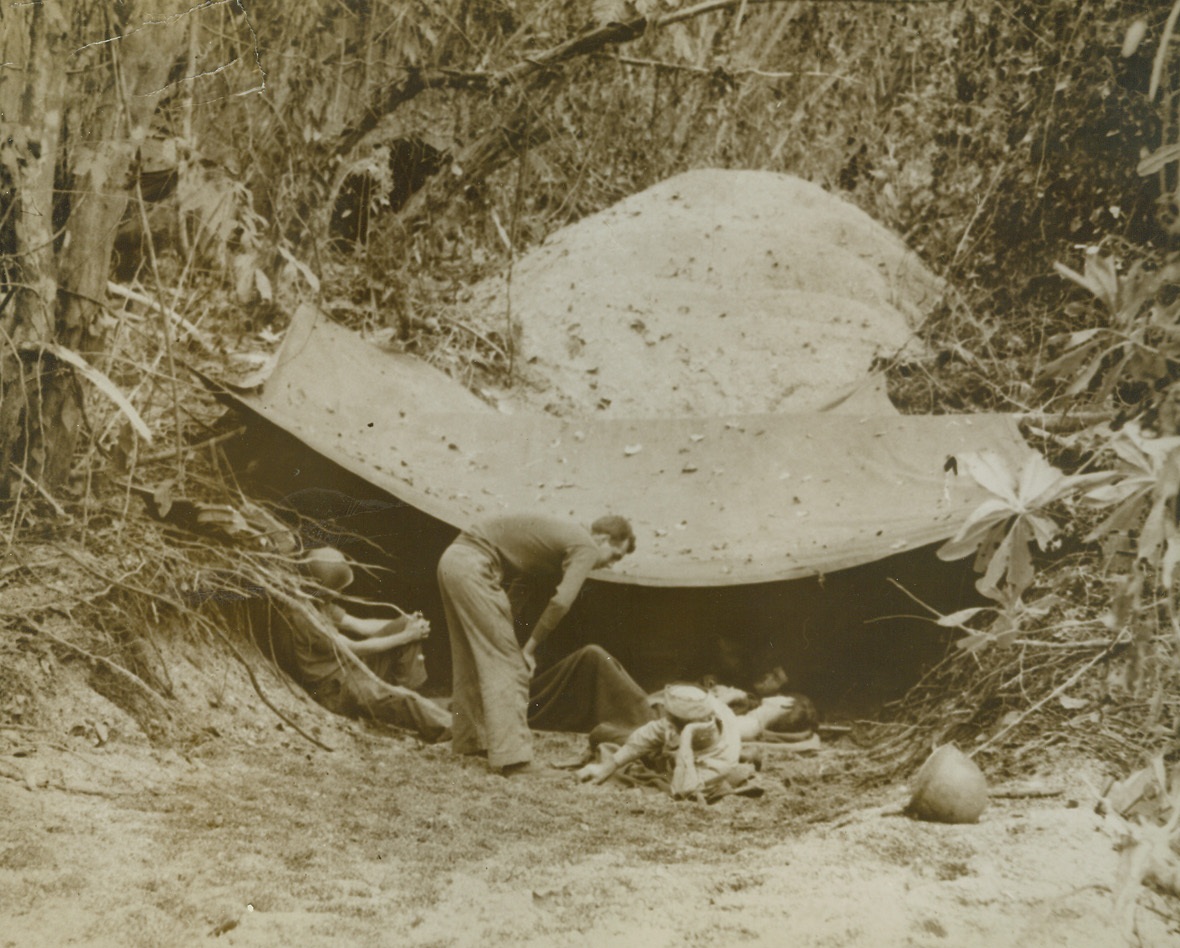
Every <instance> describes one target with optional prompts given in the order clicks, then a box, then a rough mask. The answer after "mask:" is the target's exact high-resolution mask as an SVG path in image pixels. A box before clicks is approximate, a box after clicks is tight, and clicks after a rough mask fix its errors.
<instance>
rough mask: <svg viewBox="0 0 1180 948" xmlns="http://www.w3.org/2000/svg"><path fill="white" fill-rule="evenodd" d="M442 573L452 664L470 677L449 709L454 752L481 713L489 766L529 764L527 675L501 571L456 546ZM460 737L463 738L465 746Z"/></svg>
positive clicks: (444, 560)
mask: <svg viewBox="0 0 1180 948" xmlns="http://www.w3.org/2000/svg"><path fill="white" fill-rule="evenodd" d="M438 572H439V587H440V588H441V589H442V590H443V602H444V606H445V608H446V612H447V628H448V629H449V630H450V635H451V643H452V660H453V661H454V660H455V659H456V656H459V658H458V664H457V666H456V674H457V676H458V675H459V674H460V673H463V674H465V675H467V678H466V680H464V681H456V683H455V689H456V690H455V692H454V695H453V699H452V703H451V706H452V710H453V711H454V712H455V734H456V747H455V749H456V750H458V751H462V748H463V747H464V746H465V743H466V734H467V733H468V728H469V727H473V726H474V725H475V724H476V723H477V722H478V720H479V718H478V717H477V715H478V711H479V710H482V723H483V726H484V738H485V740H486V741H487V751H488V763H489V764H490V765H491V766H492V767H495V768H503V767H508V766H511V765H513V764H522V763H528V762H529V761H531V760H532V758H533V741H532V734H531V733H530V732H529V727H528V719H527V712H528V693H529V672H528V666H527V665H526V664H525V661H524V656H523V655H522V654H521V650H520V645H519V643H517V641H516V631H515V628H514V626H513V622H512V608H511V606H510V605H509V602H508V596H507V594H506V593H505V592H504V590H503V589H502V588H501V586H500V576H499V574H498V571H497V570H496V568H495V566H494V565H493V564H492V563H490V562H489V561H488V559H487V557H486V556H484V555H483V554H482V553H480V552H479V551H478V550H475V549H470V548H466V547H463V546H462V545H457V546H452V547H451V548H450V549H448V550H447V552H446V553H445V554H443V558H442V559H441V560H440V561H439V567H438ZM468 662H469V663H470V665H468V664H467V663H468ZM472 678H474V680H475V683H476V684H477V686H478V699H477V702H475V701H472V694H471V687H470V686H471V679H472ZM460 735H464V738H465V742H464V744H462V745H461V744H459V742H458V738H459V736H460Z"/></svg>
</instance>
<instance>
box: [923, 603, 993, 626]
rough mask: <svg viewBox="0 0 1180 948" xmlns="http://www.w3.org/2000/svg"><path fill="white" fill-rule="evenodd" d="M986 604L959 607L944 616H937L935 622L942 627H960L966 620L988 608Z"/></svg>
mask: <svg viewBox="0 0 1180 948" xmlns="http://www.w3.org/2000/svg"><path fill="white" fill-rule="evenodd" d="M988 608H990V607H988V606H972V607H971V608H970V609H960V610H959V611H958V612H952V613H949V614H948V615H945V616H939V617H938V619H937V622H936V624H937V625H940V626H942V627H943V628H944V629H960V628H962V627H963V625H964V624H965V623H966V622H969V621H970V620H971V619H974V618H975V617H976V616H977V615H979V613H981V612H985V611H987V610H988Z"/></svg>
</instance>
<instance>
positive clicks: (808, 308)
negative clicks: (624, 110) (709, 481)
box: [466, 170, 940, 417]
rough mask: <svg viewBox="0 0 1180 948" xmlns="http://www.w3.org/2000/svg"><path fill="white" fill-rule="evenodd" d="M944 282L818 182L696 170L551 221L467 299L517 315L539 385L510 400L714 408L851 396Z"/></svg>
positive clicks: (625, 408) (644, 413) (521, 354)
mask: <svg viewBox="0 0 1180 948" xmlns="http://www.w3.org/2000/svg"><path fill="white" fill-rule="evenodd" d="M939 292H940V285H939V281H938V280H937V278H935V277H934V275H933V274H931V273H930V271H929V270H927V269H926V267H925V266H924V265H923V264H922V263H921V262H920V261H919V260H918V258H917V257H916V256H915V255H914V254H913V253H912V252H911V251H909V250H908V249H907V248H906V247H905V245H904V244H903V243H902V241H901V240H900V239H899V238H898V237H897V236H896V235H894V234H893V233H891V232H890V231H888V230H887V229H886V228H884V227H882V226H881V225H880V224H878V223H877V222H875V221H874V220H873V219H872V218H870V217H869V216H868V215H866V214H865V213H864V212H862V211H860V210H859V209H857V208H855V207H853V206H852V205H850V204H847V203H845V202H844V201H842V200H840V199H839V198H837V197H834V196H833V195H831V194H829V193H828V192H826V191H824V190H823V189H822V188H820V187H818V186H817V185H814V184H810V183H808V182H806V181H802V180H800V179H798V178H793V177H790V176H788V175H782V174H776V173H773V172H766V171H722V170H698V171H690V172H687V173H685V174H681V175H678V176H676V177H674V178H670V179H669V180H667V181H664V182H662V183H660V184H658V185H655V186H654V187H652V188H649V189H648V190H646V191H644V192H642V193H640V194H636V195H633V196H631V197H629V198H627V199H625V200H623V201H621V202H619V203H618V204H616V205H614V206H613V207H611V208H608V209H607V210H605V211H602V212H600V213H598V214H595V215H593V216H591V217H588V218H586V219H585V220H582V221H579V222H578V223H577V224H574V225H572V226H570V227H567V228H565V229H563V230H561V231H559V232H558V233H556V234H554V235H552V236H551V237H550V238H549V239H548V240H546V241H545V243H543V244H542V245H541V246H539V247H538V248H536V249H535V250H533V251H531V252H530V253H528V254H527V255H526V256H524V257H523V258H522V259H521V260H519V261H518V262H517V264H516V266H515V267H514V268H513V271H512V274H511V283H510V284H509V282H508V280H506V279H505V278H503V277H501V278H497V279H495V280H489V281H486V282H484V283H483V284H480V285H479V286H478V287H476V290H475V294H474V298H473V299H472V300H471V301H470V302H469V303H468V304H466V305H467V306H468V307H470V310H471V312H472V313H478V314H479V315H480V316H481V317H482V318H483V319H484V320H485V321H486V320H488V319H493V321H494V317H493V316H492V314H506V313H508V312H509V310H510V311H511V315H512V318H513V319H514V320H515V321H516V322H517V323H518V324H519V338H518V341H517V351H516V353H515V355H516V364H517V366H518V367H519V369H520V373H519V374H520V376H521V378H522V380H523V381H524V382H525V383H526V384H524V385H518V386H516V387H514V388H512V389H510V390H505V391H502V392H497V393H496V394H497V396H498V397H500V398H501V402H502V407H504V408H505V409H510V408H528V409H533V410H536V409H538V408H542V409H546V410H548V411H551V412H556V413H558V414H563V415H564V414H578V413H584V412H590V411H596V412H598V413H601V414H603V415H606V416H614V417H656V416H714V415H725V414H748V413H763V412H784V411H807V410H813V409H815V408H818V407H820V406H822V405H824V404H826V403H828V402H830V401H832V400H833V399H835V398H838V397H839V396H840V395H841V394H842V393H843V392H844V391H846V390H847V389H848V388H849V387H850V386H852V385H854V384H855V383H857V382H860V381H862V380H863V379H864V377H865V376H866V374H867V373H868V371H869V368H870V365H871V363H872V361H873V358H874V357H875V356H878V355H891V354H893V353H894V352H896V351H897V350H898V349H900V348H901V347H903V346H905V345H906V344H907V342H909V341H910V340H911V337H912V331H913V330H914V329H915V328H916V327H917V325H918V324H919V323H920V322H921V320H922V318H923V316H924V314H925V312H926V311H927V309H928V308H929V306H930V305H931V304H932V303H933V301H934V300H935V298H936V297H937V295H938V294H939ZM509 304H511V305H509Z"/></svg>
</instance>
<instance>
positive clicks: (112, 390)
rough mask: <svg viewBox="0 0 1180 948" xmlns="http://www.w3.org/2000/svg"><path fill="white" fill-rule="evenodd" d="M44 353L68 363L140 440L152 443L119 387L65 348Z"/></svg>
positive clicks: (144, 426) (140, 418) (145, 426)
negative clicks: (98, 393)
mask: <svg viewBox="0 0 1180 948" xmlns="http://www.w3.org/2000/svg"><path fill="white" fill-rule="evenodd" d="M45 351H46V352H52V353H53V354H54V355H55V356H57V358H59V359H61V360H62V362H68V363H69V364H70V365H72V366H73V367H74V368H75V369H77V370H78V371H79V372H80V373H81V374H82V376H83V377H84V378H86V379H87V381H89V382H90V384H92V385H93V386H94V387H95V388H97V389H98V390H99V391H100V392H102V393H103V394H104V395H105V396H106V397H107V398H109V399H110V400H111V401H112V402H114V403H115V405H117V406H118V408H119V410H120V411H121V412H123V414H124V415H126V416H127V420H128V421H129V422H131V427H133V428H134V429H135V431H136V433H137V434H138V435H139V436H140V437H141V438H143V440H144V441H145V442H146V443H147V444H151V443H152V432H151V429H150V428H148V426H147V424H146V422H144V420H143V418H142V417H140V414H139V412H137V411H136V410H135V406H134V405H132V404H131V402H130V401H128V399H127V396H126V395H124V394H123V393H122V392H121V391H120V390H119V387H118V386H117V385H116V384H115V383H114V382H112V381H111V380H110V379H109V378H108V377H107V376H106V375H105V374H103V373H102V372H100V371H99V370H98V369H96V368H95V367H94V366H92V365H91V364H90V363H89V362H87V361H86V360H85V359H83V358H82V357H81V356H80V355H78V353H76V352H74V351H73V350H72V349H67V348H65V346H59V345H56V344H51V345H47V346H45Z"/></svg>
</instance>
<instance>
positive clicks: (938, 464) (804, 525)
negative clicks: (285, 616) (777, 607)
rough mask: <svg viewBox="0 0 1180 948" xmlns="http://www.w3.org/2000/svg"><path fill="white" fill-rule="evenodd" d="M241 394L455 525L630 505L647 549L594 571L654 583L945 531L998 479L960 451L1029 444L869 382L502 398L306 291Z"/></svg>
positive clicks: (890, 548) (1010, 450)
mask: <svg viewBox="0 0 1180 948" xmlns="http://www.w3.org/2000/svg"><path fill="white" fill-rule="evenodd" d="M652 384H658V382H657V381H653V383H652ZM235 397H236V398H237V400H238V401H239V402H240V403H241V404H242V405H244V406H245V407H247V408H248V409H249V410H251V411H253V412H256V413H257V414H258V415H260V416H261V417H263V418H265V419H267V420H268V421H270V422H272V423H274V424H276V425H278V426H279V427H280V428H282V429H284V430H286V431H287V432H289V433H290V434H292V435H294V436H295V437H296V438H298V439H299V440H300V441H301V442H303V443H304V444H306V445H307V446H308V447H309V448H311V449H313V450H314V451H316V452H318V453H320V454H321V455H323V456H325V457H327V458H329V459H331V460H333V461H334V462H336V463H337V464H339V465H340V466H342V467H343V468H345V469H347V470H349V471H351V472H352V473H353V474H356V475H358V476H360V477H361V478H363V479H364V480H365V481H367V482H369V483H371V484H373V485H374V486H376V487H378V488H380V489H381V490H383V491H385V492H388V493H389V494H391V495H393V496H394V497H397V498H398V499H400V500H402V501H404V502H406V503H409V504H412V505H413V506H415V507H417V508H418V509H420V510H422V511H424V512H425V513H427V514H429V515H430V516H432V517H435V518H437V519H438V520H441V521H443V522H445V523H447V524H450V525H451V526H453V527H455V528H457V529H462V528H464V527H466V526H467V525H469V524H471V523H472V522H473V521H475V520H476V519H478V518H479V517H481V516H484V515H487V514H492V513H500V512H506V511H517V510H523V511H534V512H546V513H551V514H554V515H557V516H561V517H569V518H573V519H576V520H579V521H581V522H584V523H587V524H588V523H589V522H590V521H591V520H593V519H594V518H595V517H597V516H599V515H601V514H603V513H619V514H623V515H625V516H627V517H629V518H630V519H631V521H632V523H633V524H634V526H635V529H636V534H637V537H638V549H637V550H636V552H635V553H634V554H633V555H632V556H630V557H627V558H626V559H624V560H623V561H622V562H621V563H620V564H618V565H617V566H616V567H615V568H614V569H613V570H610V571H599V572H598V573H595V574H594V577H595V578H596V579H600V580H604V581H609V582H623V583H634V584H639V585H646V586H698V587H705V586H731V585H739V584H752V583H764V582H772V581H778V580H790V579H797V578H800V577H804V576H815V575H819V574H826V573H831V572H834V571H837V570H842V569H846V568H849V567H853V566H857V565H860V564H864V563H870V562H873V561H875V560H879V559H883V558H886V557H889V556H891V555H893V554H896V553H899V552H903V551H908V550H914V549H916V548H918V547H921V546H924V545H927V544H930V543H934V542H937V541H939V540H942V539H945V538H947V537H949V536H951V535H953V534H954V533H955V531H956V530H957V529H958V527H959V526H960V524H961V523H962V522H963V520H964V519H965V517H966V516H967V515H968V514H969V513H970V512H971V511H972V510H973V509H974V508H975V507H976V506H977V505H978V504H979V503H980V502H981V501H983V500H984V499H985V498H986V496H987V495H986V494H985V493H984V492H983V490H982V489H981V488H980V487H978V485H976V484H975V483H974V482H973V481H972V480H971V479H970V478H969V477H967V476H966V475H965V474H956V473H955V467H954V465H948V464H947V461H948V458H950V457H953V456H955V455H958V454H961V453H963V452H969V451H982V450H990V451H993V452H996V453H998V454H999V455H1001V456H1002V457H1004V458H1006V459H1007V460H1008V461H1009V462H1011V463H1012V464H1013V465H1014V466H1016V465H1019V464H1020V463H1021V461H1022V460H1023V458H1024V457H1025V456H1027V453H1028V452H1029V450H1030V449H1029V448H1028V447H1027V445H1026V444H1025V443H1024V441H1023V439H1022V438H1021V437H1020V434H1019V431H1018V430H1017V426H1016V423H1015V421H1014V420H1013V419H1012V418H1010V417H1008V416H1002V415H983V414H981V415H929V416H912V415H910V416H906V415H899V414H897V413H895V412H893V413H890V412H889V411H887V410H885V409H884V408H883V406H884V405H887V402H884V401H883V400H876V399H874V398H873V397H871V395H870V396H869V397H866V398H863V399H855V398H854V399H850V400H848V401H847V402H846V403H845V404H843V405H842V406H841V410H840V411H830V412H811V413H807V414H761V415H744V416H729V417H725V416H722V417H716V418H659V419H610V420H602V419H595V418H594V417H592V416H591V417H583V418H576V419H575V418H558V417H554V416H550V415H544V414H528V415H525V414H521V413H517V414H504V413H502V412H500V411H497V410H496V409H495V408H492V407H490V406H488V405H487V404H485V403H484V402H483V401H481V400H480V399H478V398H476V397H475V396H474V395H472V394H470V393H469V392H468V391H467V390H466V389H464V388H463V387H462V386H461V385H459V384H458V383H457V382H455V381H453V380H452V379H450V378H449V377H447V376H446V375H445V374H443V373H441V372H439V371H437V370H435V369H433V368H431V367H429V366H427V365H425V364H424V363H423V362H422V361H421V360H419V359H417V358H415V357H413V356H409V355H406V354H401V353H395V352H390V351H386V350H385V349H383V348H381V347H379V346H377V345H374V344H373V343H371V342H369V341H367V340H365V339H364V338H362V337H361V336H360V335H358V334H356V333H354V332H352V331H350V330H347V329H345V328H343V327H341V326H339V325H337V324H335V323H333V322H331V321H330V320H329V319H328V318H327V317H326V316H324V315H323V314H321V313H319V312H318V311H316V310H315V309H313V308H312V307H310V306H304V307H301V308H300V309H299V311H298V312H297V313H296V315H295V317H294V318H293V321H292V325H291V327H290V329H289V330H288V334H287V337H286V339H285V340H284V343H283V345H282V347H281V349H280V351H279V353H278V355H277V358H276V360H275V363H274V365H273V367H272V368H271V369H270V371H269V374H268V375H267V377H266V378H265V381H264V382H263V383H262V384H261V385H260V386H259V387H257V388H255V389H253V390H251V391H249V392H244V393H239V394H237V395H236V396H235Z"/></svg>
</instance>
